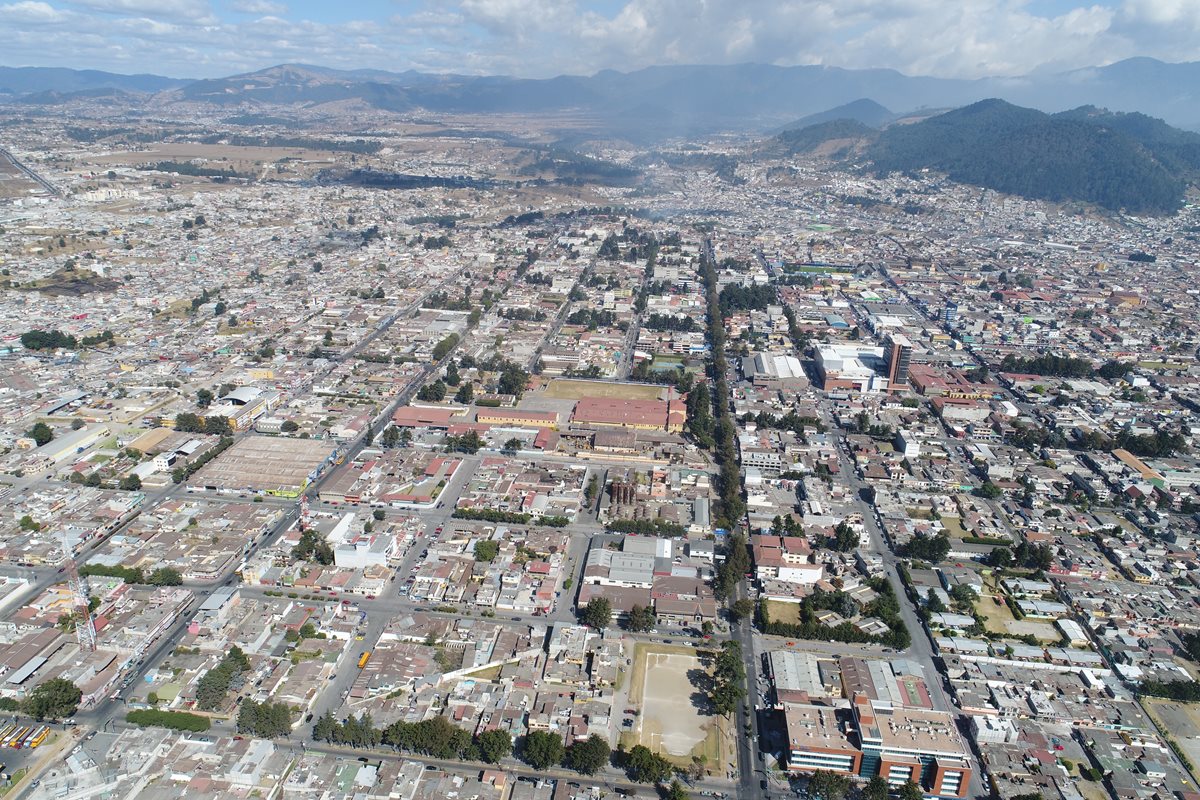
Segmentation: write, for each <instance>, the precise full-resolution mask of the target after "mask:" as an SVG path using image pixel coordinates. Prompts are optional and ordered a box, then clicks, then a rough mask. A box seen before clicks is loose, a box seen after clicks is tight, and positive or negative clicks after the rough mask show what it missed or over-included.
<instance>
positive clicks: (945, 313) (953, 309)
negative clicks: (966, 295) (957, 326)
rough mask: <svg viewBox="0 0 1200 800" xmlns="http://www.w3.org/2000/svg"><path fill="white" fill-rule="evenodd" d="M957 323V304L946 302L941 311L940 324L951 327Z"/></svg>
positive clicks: (951, 301)
mask: <svg viewBox="0 0 1200 800" xmlns="http://www.w3.org/2000/svg"><path fill="white" fill-rule="evenodd" d="M957 321H958V303H956V302H954V301H953V300H947V301H946V307H945V308H943V309H942V322H943V323H944V324H946V325H953V324H954V323H955V322H957Z"/></svg>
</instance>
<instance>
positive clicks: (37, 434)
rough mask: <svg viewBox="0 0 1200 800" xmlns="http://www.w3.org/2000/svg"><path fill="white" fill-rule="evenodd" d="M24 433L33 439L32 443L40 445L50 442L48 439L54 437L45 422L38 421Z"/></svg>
mask: <svg viewBox="0 0 1200 800" xmlns="http://www.w3.org/2000/svg"><path fill="white" fill-rule="evenodd" d="M25 435H26V436H28V437H29V438H30V439H33V443H34V444H36V445H37V446H38V447H41V446H42V445H44V444H49V443H50V440H51V439H53V438H54V431H53V430H51V428H50V426H49V425H47V424H46V423H44V422H39V423H37V424H35V425H34V426H33V427H32V428H30V429H29V430H28V431H27V432H26V433H25Z"/></svg>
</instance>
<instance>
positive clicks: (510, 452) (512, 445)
mask: <svg viewBox="0 0 1200 800" xmlns="http://www.w3.org/2000/svg"><path fill="white" fill-rule="evenodd" d="M523 445H524V442H522V441H521V440H520V439H518V438H517V437H515V436H514V437H513V438H511V439H509V440H508V441H507V442H505V443H504V446H503V447H501V448H500V452H501V453H502V454H504V455H506V456H515V455H516V454H517V453H518V452H519V451H520V449H521V447H522V446H523Z"/></svg>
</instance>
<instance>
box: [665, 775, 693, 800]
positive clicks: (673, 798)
mask: <svg viewBox="0 0 1200 800" xmlns="http://www.w3.org/2000/svg"><path fill="white" fill-rule="evenodd" d="M690 797H691V795H689V794H688V793H687V789H684V788H683V784H682V783H680V782H679V779H678V778H676V779H675V780H673V781H671V785H670V786H669V787H667V794H666V800H689V798H690Z"/></svg>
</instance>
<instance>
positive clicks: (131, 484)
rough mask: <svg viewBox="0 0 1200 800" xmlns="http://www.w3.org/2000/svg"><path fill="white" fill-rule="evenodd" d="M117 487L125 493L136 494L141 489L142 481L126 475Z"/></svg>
mask: <svg viewBox="0 0 1200 800" xmlns="http://www.w3.org/2000/svg"><path fill="white" fill-rule="evenodd" d="M118 485H119V486H120V487H121V488H122V489H123V490H125V491H126V492H136V491H138V490H139V489H141V488H142V479H141V478H139V477H138V476H137V475H126V476H125V477H124V478H121V482H120V483H119V484H118Z"/></svg>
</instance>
